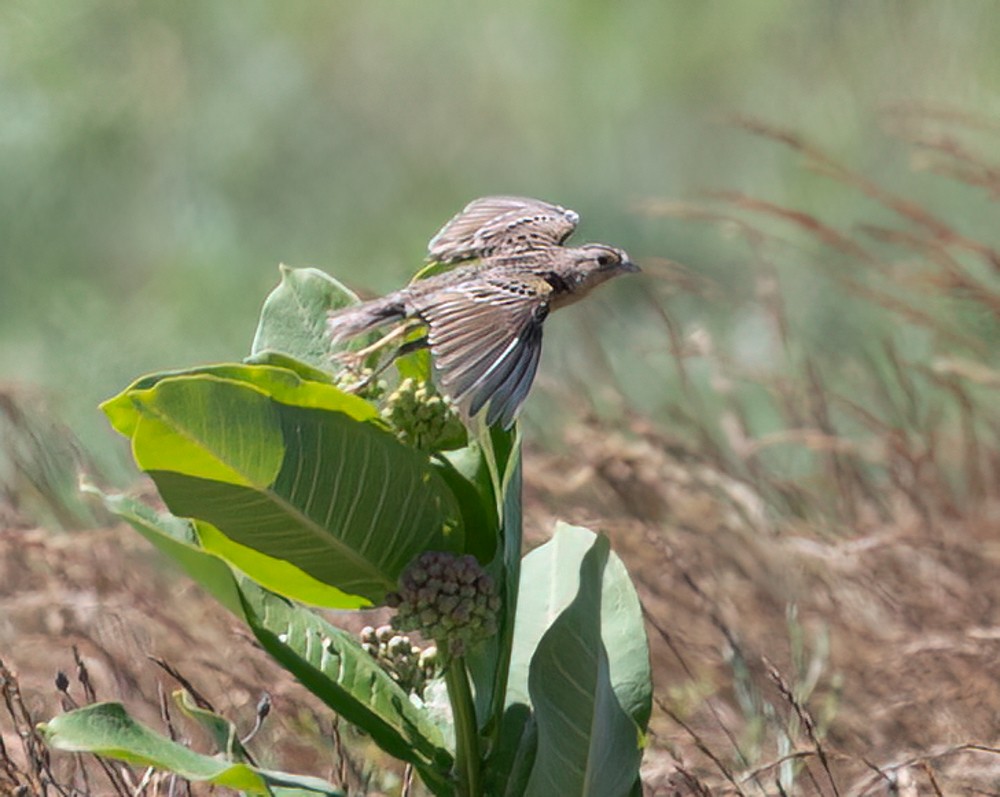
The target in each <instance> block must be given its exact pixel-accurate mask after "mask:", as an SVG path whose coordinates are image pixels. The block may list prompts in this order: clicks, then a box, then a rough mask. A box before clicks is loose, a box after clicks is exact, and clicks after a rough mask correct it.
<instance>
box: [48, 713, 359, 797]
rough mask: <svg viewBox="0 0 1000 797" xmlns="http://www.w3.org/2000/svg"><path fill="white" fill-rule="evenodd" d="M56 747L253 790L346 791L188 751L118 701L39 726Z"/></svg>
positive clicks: (335, 793) (339, 796) (336, 796)
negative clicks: (135, 718)
mask: <svg viewBox="0 0 1000 797" xmlns="http://www.w3.org/2000/svg"><path fill="white" fill-rule="evenodd" d="M38 729H39V731H40V732H41V734H42V735H43V736H44V737H45V739H46V741H47V742H48V743H49V744H50V745H51V746H52V747H54V748H56V749H57V750H65V751H68V752H74V753H95V754H96V755H102V756H106V757H108V758H116V759H118V760H120V761H127V762H129V763H131V764H138V765H140V766H151V767H155V768H157V769H164V770H167V771H168V772H174V773H176V774H178V775H180V776H181V777H182V778H185V779H186V780H191V781H196V782H208V783H214V784H216V785H219V786H227V787H229V788H231V789H238V790H240V791H246V792H250V793H252V794H269V793H271V789H272V788H273V787H276V786H277V787H289V788H294V789H299V790H304V791H306V792H309V793H314V794H326V795H331V797H342V795H343V792H341V791H340V790H338V789H336V788H335V787H334V786H332V785H331V784H329V783H327V782H326V781H324V780H321V779H319V778H311V777H304V776H300V775H290V774H287V773H285V772H276V771H272V770H264V769H257V768H256V767H251V766H249V765H247V764H245V763H240V762H230V761H225V760H222V759H219V758H214V757H212V756H207V755H201V754H200V753H196V752H194V751H193V750H189V749H188V748H186V747H183V746H182V745H179V744H177V743H176V742H173V741H171V740H170V739H168V738H166V737H165V736H161V735H160V734H158V733H156V732H155V731H153V730H151V729H149V728H147V727H146V726H145V725H143V724H141V723H139V722H137V721H136V720H134V719H132V717H130V716H129V715H128V713H127V712H126V711H125V708H124V707H123V706H122V705H121V704H120V703H94V704H92V705H89V706H84V707H83V708H80V709H77V710H76V711H71V712H69V713H68V714H60V715H59V716H58V717H55V718H54V719H52V720H50V721H49V722H47V723H41V724H40V725H39V726H38Z"/></svg>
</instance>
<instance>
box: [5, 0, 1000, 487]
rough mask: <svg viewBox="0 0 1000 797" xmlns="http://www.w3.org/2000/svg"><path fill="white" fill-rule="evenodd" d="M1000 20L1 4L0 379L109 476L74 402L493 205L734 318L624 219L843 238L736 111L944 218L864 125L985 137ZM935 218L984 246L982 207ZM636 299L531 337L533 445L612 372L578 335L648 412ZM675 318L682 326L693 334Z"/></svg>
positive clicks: (537, 7) (796, 168)
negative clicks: (959, 122)
mask: <svg viewBox="0 0 1000 797" xmlns="http://www.w3.org/2000/svg"><path fill="white" fill-rule="evenodd" d="M997 12H998V6H997V4H996V2H995V1H994V0H989V1H987V0H981V1H977V0H963V1H962V2H884V3H868V2H844V1H842V0H841V1H837V2H832V1H831V2H809V3H802V2H794V1H793V0H757V1H755V2H697V3H695V2H680V1H677V2H645V3H601V2H566V3H545V4H542V3H535V2H528V1H527V0H514V1H512V2H506V3H502V4H501V3H495V4H490V5H487V4H478V3H459V2H422V3H401V2H400V3H371V2H369V3H346V2H330V1H329V0H324V1H323V2H319V1H318V0H299V1H298V2H294V3H276V2H261V1H259V0H258V1H255V0H240V1H239V2H236V1H235V0H232V1H231V2H220V1H219V0H170V1H169V2H154V1H153V0H144V1H143V2H138V0H72V1H71V2H67V0H30V1H29V0H6V2H4V3H3V4H2V5H0V109H2V113H0V380H2V382H3V383H5V384H6V385H8V386H10V385H14V386H15V387H16V386H25V385H29V386H39V387H41V388H42V389H43V390H44V391H45V392H47V393H48V394H49V395H50V396H52V400H53V402H54V404H55V406H56V407H57V410H58V412H59V414H60V416H61V417H63V418H64V419H65V420H66V421H67V423H69V424H70V425H71V426H72V427H73V428H74V430H76V432H77V433H78V434H79V435H80V436H81V438H82V439H83V442H84V444H85V445H86V446H87V447H88V448H90V449H91V450H93V451H94V452H96V453H97V455H98V457H99V459H101V460H102V461H103V462H104V464H105V465H106V466H108V467H110V468H111V470H113V471H114V470H116V469H117V470H118V471H119V473H121V472H122V471H121V468H122V467H123V466H122V464H121V463H122V462H123V461H124V457H122V456H121V451H120V449H119V448H117V447H116V446H117V444H116V443H114V442H113V440H112V437H113V436H112V433H111V432H110V431H109V430H107V428H106V426H105V424H104V422H103V419H102V418H101V416H100V413H99V412H98V411H97V409H96V405H97V403H98V402H99V401H100V400H102V399H104V398H106V397H108V396H110V395H112V394H113V393H115V392H117V391H118V390H120V389H121V388H122V387H124V386H125V385H126V384H127V383H128V382H129V381H131V380H132V379H133V378H134V377H136V376H138V375H139V374H141V373H144V372H148V371H153V370H162V369H166V368H172V367H184V366H187V365H191V364H196V363H200V362H207V361H218V360H233V359H239V358H240V357H242V356H243V355H244V354H245V353H246V351H247V348H248V346H249V343H250V340H251V336H252V334H253V330H254V326H255V322H256V316H257V312H258V309H259V306H260V304H261V302H262V300H263V298H264V296H265V294H266V293H267V291H268V290H269V289H270V288H271V286H272V285H273V284H275V283H276V281H277V277H278V272H277V268H276V266H277V264H278V263H279V262H284V263H287V264H289V265H292V266H307V265H315V266H319V267H321V268H323V269H325V270H327V271H328V272H330V273H332V274H334V275H336V276H337V277H339V278H341V279H342V280H344V281H345V282H347V283H348V284H350V285H352V286H354V287H356V288H358V289H361V290H362V291H368V292H382V291H386V290H388V289H391V288H393V287H395V286H398V285H400V284H401V283H402V282H403V281H405V280H406V279H407V278H408V277H409V275H410V274H411V273H412V272H413V271H414V270H415V269H416V268H417V267H418V266H419V265H420V263H421V261H422V259H423V254H424V249H425V246H426V241H427V240H428V238H429V237H430V236H431V235H432V234H433V233H434V231H435V230H436V229H437V228H438V227H439V226H440V225H441V224H442V223H443V222H444V221H445V220H446V219H447V218H449V217H450V216H451V215H452V214H453V213H454V212H456V211H457V210H459V209H460V208H461V207H462V206H463V205H464V203H466V202H467V201H468V200H470V199H472V198H473V197H476V196H479V195H484V194H490V193H516V194H525V195H530V196H538V197H541V198H545V199H548V200H552V201H555V202H559V203H561V204H565V205H567V206H568V207H572V208H574V209H576V210H577V211H579V212H580V214H581V216H582V224H581V227H580V230H579V232H578V234H577V238H576V239H575V240H578V241H582V240H602V241H607V242H609V243H613V244H616V245H619V246H622V247H624V248H626V249H628V250H629V251H630V253H631V254H632V255H633V257H634V258H635V259H637V260H638V261H639V262H640V263H643V262H647V261H651V260H653V259H655V258H670V259H672V260H676V261H679V262H681V263H683V264H685V265H686V266H687V267H688V268H690V269H692V270H693V271H695V272H700V273H704V274H706V275H708V276H710V277H711V278H712V279H714V280H717V281H719V282H720V283H722V284H726V285H728V286H730V288H731V289H732V290H734V291H736V292H738V291H739V290H741V289H742V288H741V286H745V285H746V283H745V282H742V281H743V280H745V279H746V276H745V275H746V272H747V270H748V269H749V268H750V265H749V263H748V261H747V256H746V252H745V250H744V249H739V248H736V247H733V246H732V245H731V243H728V242H727V241H726V240H725V239H724V238H720V237H719V236H717V235H711V234H707V233H708V231H707V230H706V228H705V227H704V226H701V225H696V224H690V223H685V222H683V221H676V220H673V221H671V220H665V219H660V218H650V217H648V216H643V215H641V214H638V213H636V210H635V209H636V206H637V203H639V202H641V201H642V200H644V199H647V198H650V197H657V198H671V197H692V196H696V195H697V194H698V193H699V192H700V191H703V190H705V189H710V188H727V189H737V190H741V191H746V192H748V193H752V194H754V195H759V196H763V197H766V198H768V199H770V200H773V201H776V202H781V203H785V204H788V205H792V206H805V207H809V208H811V209H813V210H822V213H823V216H824V219H826V220H827V221H828V222H830V223H837V222H839V221H844V222H847V221H849V220H852V221H856V220H857V219H858V217H859V203H860V200H859V198H858V196H857V195H856V194H851V193H849V192H845V191H838V190H837V189H836V187H831V185H830V184H829V183H828V182H823V181H821V180H819V179H817V178H816V177H815V176H814V175H811V174H809V173H808V172H807V171H806V170H803V169H802V168H801V164H800V163H799V162H797V159H796V158H795V157H794V156H792V155H790V154H789V153H788V152H787V151H782V150H780V149H779V148H776V147H774V146H772V145H767V144H765V143H762V142H761V141H759V140H756V139H754V138H753V137H752V136H748V135H747V134H746V133H744V132H741V131H739V130H736V129H733V128H732V127H731V126H730V125H728V124H727V123H726V122H727V119H728V118H729V117H730V116H731V115H732V114H734V113H742V114H749V115H753V116H754V117H757V118H760V119H763V120H766V121H768V122H770V123H773V124H775V125H779V126H787V127H790V128H794V129H795V130H797V131H799V132H801V133H802V134H804V135H806V136H808V137H809V138H810V139H812V140H814V141H816V142H818V143H820V144H822V145H823V146H824V147H826V148H827V149H828V150H829V151H831V152H833V153H835V154H836V156H837V157H838V158H839V159H840V160H842V161H845V162H849V163H851V164H852V165H853V167H855V168H857V169H859V170H861V171H862V172H864V173H866V174H868V175H869V176H872V177H873V178H875V179H879V180H882V181H885V182H888V183H891V184H893V185H895V186H897V187H899V188H900V190H902V191H904V192H905V193H906V194H907V195H908V196H910V197H911V198H913V199H914V201H925V202H927V203H929V204H932V205H935V206H937V207H942V206H944V207H951V208H953V209H954V208H964V205H963V204H962V203H964V202H966V201H967V197H968V191H967V190H965V189H963V188H962V187H961V186H955V185H954V184H951V183H948V182H946V181H943V180H937V181H935V180H927V179H917V178H916V177H914V175H913V174H912V172H911V170H910V164H909V162H908V160H907V153H906V150H905V149H904V148H901V147H899V146H896V145H889V144H887V142H886V139H885V138H884V137H882V136H880V135H879V112H880V111H881V110H882V109H884V108H885V107H887V106H890V105H898V104H904V105H905V104H907V103H928V104H932V105H933V104H941V105H946V106H949V107H957V108H963V109H967V110H974V111H976V112H978V113H982V114H983V115H985V116H992V117H993V118H997V117H998V116H1000V92H998V87H1000V13H997ZM993 141H994V144H995V143H996V139H995V138H994V139H993ZM860 204H861V208H860V216H861V217H862V218H864V216H865V213H866V212H868V211H867V210H866V209H865V207H864V206H863V203H860ZM869 210H870V212H871V213H872V214H877V213H878V212H882V213H884V211H878V210H876V209H875V208H874V207H872V208H870V209H869ZM951 218H952V219H953V220H955V221H957V222H961V223H963V224H965V223H968V224H969V225H972V226H977V225H978V226H979V227H980V228H982V227H984V225H985V226H986V227H987V228H988V229H994V228H995V223H994V222H993V221H992V220H991V219H994V218H995V205H993V206H992V208H991V207H989V204H988V203H981V204H978V205H976V206H975V208H971V207H970V209H969V212H968V213H965V212H964V210H963V212H960V213H952V214H951ZM654 279H655V274H652V273H651V274H648V275H647V276H644V277H643V278H642V279H641V280H632V281H626V280H621V281H619V282H616V283H614V285H613V286H609V287H607V288H605V289H604V290H603V291H602V293H601V295H600V298H598V297H595V298H594V300H593V301H592V302H590V303H587V304H585V305H584V306H580V307H577V308H574V309H573V310H569V311H567V312H566V313H565V315H562V314H561V317H560V318H557V319H556V320H555V322H553V323H550V324H549V325H548V326H547V330H548V331H547V333H546V334H547V336H548V337H547V345H546V355H545V358H544V360H543V366H542V379H541V381H540V390H539V391H536V393H537V394H539V395H536V396H534V397H533V400H532V401H530V402H529V405H528V410H527V419H528V422H529V424H533V425H534V426H535V427H536V428H538V427H539V426H541V425H542V423H543V421H544V420H545V419H546V418H548V417H549V414H550V413H551V412H552V407H553V402H552V400H551V399H550V400H548V401H547V400H546V399H545V398H544V394H545V389H546V384H547V383H551V382H552V380H553V378H555V377H557V376H558V375H559V374H560V373H561V372H563V371H565V370H567V369H569V370H572V369H578V368H595V369H597V368H601V367H607V366H606V365H605V366H602V365H601V363H599V362H594V361H593V360H588V357H590V350H589V349H587V348H586V347H583V348H581V347H579V346H578V345H577V341H578V338H579V333H580V330H581V329H584V328H586V329H593V328H594V325H595V324H597V325H599V326H600V328H601V334H602V336H606V339H607V340H610V341H612V342H617V343H619V344H620V346H621V347H623V348H627V349H628V351H629V357H626V358H623V359H622V361H621V363H619V364H617V365H616V366H615V365H613V367H616V369H617V371H618V373H616V375H615V385H616V386H617V387H619V388H620V389H621V390H623V391H629V390H631V391H633V392H634V395H635V397H636V398H635V401H636V402H637V403H638V404H639V405H640V406H642V407H644V408H646V409H648V410H650V411H655V409H656V406H657V395H658V394H660V393H662V392H663V391H664V390H666V389H668V384H669V376H668V375H667V374H666V373H664V374H663V375H662V380H661V376H660V372H659V370H658V369H659V366H657V367H653V368H644V367H639V365H638V364H639V363H641V362H645V361H646V359H645V358H647V355H649V356H651V357H652V360H649V362H655V360H656V357H655V355H656V352H655V351H653V352H652V353H651V350H652V349H656V348H657V347H660V348H661V349H662V348H663V346H664V344H663V340H664V337H663V333H662V330H661V331H660V332H658V333H657V338H656V340H655V341H650V340H646V339H645V338H644V337H643V329H644V326H643V325H644V324H645V323H648V313H633V312H630V304H632V303H634V302H636V301H638V300H639V299H640V298H641V297H644V296H646V295H648V293H649V285H650V283H649V282H648V281H649V280H654ZM643 280H644V281H643ZM813 300H814V301H815V302H816V303H817V306H820V305H822V303H823V301H824V299H823V297H822V296H813ZM670 304H671V306H670V308H669V309H670V312H671V313H673V314H674V315H675V316H676V317H677V318H678V319H679V323H681V324H682V325H683V324H685V323H687V322H688V321H689V320H690V319H692V318H696V317H697V316H698V314H702V315H703V314H704V313H706V312H711V304H710V303H701V304H698V305H696V304H691V303H686V302H685V301H684V300H683V299H681V298H678V299H676V300H675V299H671V300H670ZM720 312H721V311H720ZM729 312H730V311H729V310H728V309H726V310H725V311H724V314H725V315H726V318H725V319H720V323H722V322H727V323H728V322H730V321H732V319H731V318H730V317H729ZM815 317H816V319H817V324H820V323H821V322H822V321H823V319H827V320H829V318H830V313H829V312H827V313H824V312H821V311H817V312H816V314H815ZM740 334H741V335H743V336H744V337H745V336H747V335H749V336H750V338H752V337H753V330H752V328H751V329H749V330H748V329H746V328H744V329H742V330H741V332H740ZM822 334H825V332H823V333H821V336H822ZM626 340H631V341H633V343H632V344H626V343H625V341H626ZM663 368H664V369H666V365H664V366H663Z"/></svg>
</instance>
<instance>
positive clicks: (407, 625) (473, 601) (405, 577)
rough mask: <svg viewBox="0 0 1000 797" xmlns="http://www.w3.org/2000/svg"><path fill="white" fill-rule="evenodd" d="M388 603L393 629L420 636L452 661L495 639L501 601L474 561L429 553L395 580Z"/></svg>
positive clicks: (491, 580) (468, 558)
mask: <svg viewBox="0 0 1000 797" xmlns="http://www.w3.org/2000/svg"><path fill="white" fill-rule="evenodd" d="M386 602H387V603H389V605H391V606H394V607H396V615H395V616H394V617H393V619H392V624H393V626H394V627H395V628H397V629H398V630H400V631H419V632H420V633H421V634H423V635H424V636H425V637H429V638H430V639H433V640H434V641H435V642H437V643H438V647H439V648H440V649H441V650H443V651H445V652H446V653H448V654H449V655H451V656H461V655H464V653H465V651H466V649H467V647H468V646H469V645H470V644H472V643H474V642H477V641H479V640H481V639H486V638H487V637H490V636H493V635H494V634H495V633H496V630H497V612H498V611H499V609H500V596H499V595H497V591H496V584H495V582H494V580H493V578H492V577H491V576H490V575H489V574H488V573H486V572H485V571H484V570H483V569H482V566H481V565H480V564H479V562H478V561H476V558H475V557H474V556H469V555H466V556H455V555H454V554H450V553H443V552H435V551H428V552H426V553H423V554H421V555H420V556H419V557H417V559H416V560H414V562H412V563H411V564H410V566H409V567H407V568H406V570H404V571H403V573H402V575H401V576H400V578H399V590H398V591H397V592H395V593H392V595H391V598H389V597H387V599H386Z"/></svg>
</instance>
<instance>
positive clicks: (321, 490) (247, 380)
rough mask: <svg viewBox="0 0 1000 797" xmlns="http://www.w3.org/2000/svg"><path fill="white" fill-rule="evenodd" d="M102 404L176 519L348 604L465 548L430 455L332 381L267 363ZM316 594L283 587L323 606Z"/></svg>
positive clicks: (139, 386) (143, 386) (158, 380)
mask: <svg viewBox="0 0 1000 797" xmlns="http://www.w3.org/2000/svg"><path fill="white" fill-rule="evenodd" d="M105 409H106V411H107V412H108V415H109V417H110V418H111V419H112V422H113V423H114V424H115V427H116V428H117V429H119V431H123V432H124V433H126V434H129V435H130V436H131V437H132V450H133V454H134V456H135V459H136V462H137V463H138V464H139V466H140V467H141V468H142V469H143V470H146V471H147V472H148V473H149V474H150V475H151V476H152V477H153V479H154V480H155V481H156V484H157V487H158V488H159V490H160V493H161V495H162V496H163V498H164V500H165V501H166V503H167V505H168V507H169V508H170V510H171V511H172V512H173V513H174V514H175V515H180V516H183V517H190V518H195V519H198V520H202V521H205V522H207V523H210V524H211V525H212V526H214V527H215V528H217V529H218V530H219V531H221V532H222V533H223V534H224V535H226V536H227V537H229V538H230V539H231V540H232V541H234V542H235V543H238V544H239V545H241V546H244V547H247V548H252V549H254V550H256V551H259V552H260V553H262V554H265V555H266V556H268V557H272V558H277V559H282V560H286V561H287V562H289V563H290V564H291V565H294V567H296V568H298V569H299V570H301V571H303V572H305V573H307V574H308V575H309V576H311V577H312V579H314V580H315V581H319V582H321V583H323V584H328V585H330V586H332V587H335V588H336V589H337V590H340V591H341V592H343V593H346V594H347V595H351V596H358V597H360V598H363V599H364V601H367V602H378V601H380V600H381V599H382V598H383V596H384V595H385V592H386V591H388V590H390V589H392V588H393V587H394V586H395V583H396V580H397V578H398V576H399V573H400V572H401V571H402V569H403V568H404V567H405V566H406V565H407V564H408V563H409V562H410V561H411V560H412V559H413V558H414V557H415V556H416V555H417V554H419V553H420V552H422V551H424V550H461V547H462V542H461V528H462V524H461V512H460V509H459V507H458V505H457V502H456V500H455V497H454V495H453V493H452V492H451V490H450V489H449V488H448V485H447V484H446V483H445V481H444V480H443V479H442V477H441V476H440V475H439V474H438V473H437V472H436V470H435V468H434V467H433V466H432V465H431V463H430V461H429V459H428V457H427V455H426V454H422V453H420V452H417V451H414V450H412V449H409V448H407V447H405V446H403V445H402V444H400V443H399V442H398V441H397V440H396V439H395V438H394V437H393V436H392V435H391V434H389V433H388V432H386V431H384V429H383V428H382V427H381V423H380V422H378V421H377V420H376V413H375V409H374V408H373V407H371V405H369V404H368V403H367V402H365V401H363V400H361V399H359V398H357V397H356V396H351V395H348V394H345V393H343V392H342V391H340V390H338V389H337V388H336V387H334V386H332V385H328V384H322V383H318V382H313V381H305V380H303V379H301V378H300V377H299V376H298V375H297V374H295V373H294V372H292V371H289V370H286V369H281V368H274V367H269V366H251V365H226V366H214V367H213V368H211V369H203V370H200V371H196V372H193V373H183V374H179V375H154V376H152V377H147V378H145V379H142V380H139V381H138V382H137V383H135V384H134V385H133V386H132V387H130V388H129V389H127V390H126V391H125V393H123V394H122V396H118V397H116V398H115V399H112V400H111V401H109V402H107V403H106V404H105ZM359 421H370V422H364V423H362V422H359ZM216 549H217V550H221V549H220V548H219V547H216ZM248 561H249V560H248V559H241V561H240V563H239V564H240V567H241V568H244V567H246V568H250V567H251V565H250V564H248ZM262 561H264V562H265V563H266V560H262ZM246 572H247V573H248V575H251V576H253V577H257V576H258V575H259V576H260V578H261V580H262V581H265V582H268V583H271V584H274V583H275V581H274V575H273V574H268V573H264V572H258V571H256V570H254V569H252V568H251V569H247V570H246ZM306 586H307V589H306V590H305V592H304V593H303V594H302V595H301V596H300V595H299V593H298V592H297V591H296V583H295V582H294V581H293V582H291V583H288V584H286V585H285V586H284V588H283V589H282V592H283V593H284V594H287V595H290V596H291V597H295V598H297V599H298V598H300V597H301V599H302V600H306V601H312V602H315V601H316V600H317V596H316V591H315V589H312V587H311V586H310V585H306ZM327 598H329V600H328V601H327V600H324V603H323V605H328V606H332V607H335V608H354V607H357V606H358V605H360V603H359V601H358V600H357V599H351V600H350V601H346V602H345V601H343V600H340V599H337V598H336V595H333V594H332V593H331V595H330V596H327Z"/></svg>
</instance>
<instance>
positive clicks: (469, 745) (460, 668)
mask: <svg viewBox="0 0 1000 797" xmlns="http://www.w3.org/2000/svg"><path fill="white" fill-rule="evenodd" d="M444 680H445V684H446V685H447V687H448V699H449V700H450V701H451V713H452V717H453V718H454V721H455V772H456V774H457V775H458V793H459V794H460V795H461V797H479V795H480V786H479V763H480V762H479V728H478V725H477V723H476V705H475V703H474V702H473V700H472V689H470V688H469V676H468V675H467V674H466V672H465V659H464V658H462V657H461V656H454V657H452V659H451V661H450V662H449V664H448V667H447V669H446V670H445V673H444Z"/></svg>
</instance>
